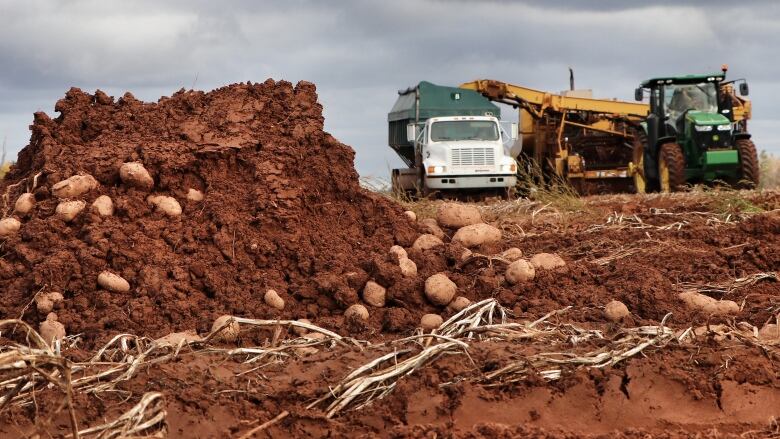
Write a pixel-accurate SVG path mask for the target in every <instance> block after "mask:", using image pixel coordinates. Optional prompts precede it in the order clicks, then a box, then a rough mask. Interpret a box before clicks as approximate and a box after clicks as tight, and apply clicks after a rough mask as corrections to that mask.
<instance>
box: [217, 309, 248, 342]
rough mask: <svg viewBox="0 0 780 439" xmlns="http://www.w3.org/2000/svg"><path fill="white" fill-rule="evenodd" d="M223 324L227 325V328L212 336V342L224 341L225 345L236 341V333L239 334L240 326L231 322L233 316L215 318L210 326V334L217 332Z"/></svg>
mask: <svg viewBox="0 0 780 439" xmlns="http://www.w3.org/2000/svg"><path fill="white" fill-rule="evenodd" d="M225 324H227V326H225V327H224V328H222V330H221V331H219V333H217V334H216V335H215V336H214V340H215V341H225V342H227V343H232V342H234V341H236V340H238V333H239V332H241V326H239V324H238V322H237V321H235V320H233V316H229V315H223V316H219V317H217V319H216V320H214V323H212V324H211V332H214V331H216V330H218V329H219V328H220V327H221V326H222V325H225Z"/></svg>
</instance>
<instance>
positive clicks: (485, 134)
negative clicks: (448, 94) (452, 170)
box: [431, 120, 498, 142]
mask: <svg viewBox="0 0 780 439" xmlns="http://www.w3.org/2000/svg"><path fill="white" fill-rule="evenodd" d="M431 140H432V141H434V142H446V141H448V140H498V126H497V125H496V123H495V122H491V121H489V120H451V121H443V122H434V123H433V125H431Z"/></svg>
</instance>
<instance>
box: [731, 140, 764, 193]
mask: <svg viewBox="0 0 780 439" xmlns="http://www.w3.org/2000/svg"><path fill="white" fill-rule="evenodd" d="M736 146H737V151H739V168H738V169H739V172H738V175H737V179H738V181H737V187H739V188H741V189H755V188H757V187H758V183H759V168H758V154H757V153H756V145H755V144H754V143H753V141H752V140H750V139H739V140H737V141H736Z"/></svg>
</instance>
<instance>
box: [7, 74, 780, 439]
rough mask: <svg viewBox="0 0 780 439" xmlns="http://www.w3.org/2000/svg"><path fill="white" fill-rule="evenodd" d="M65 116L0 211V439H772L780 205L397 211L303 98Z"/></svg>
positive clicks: (696, 199)
mask: <svg viewBox="0 0 780 439" xmlns="http://www.w3.org/2000/svg"><path fill="white" fill-rule="evenodd" d="M61 102H62V103H61V104H58V105H59V107H60V108H62V109H63V115H64V116H63V117H62V118H60V119H57V120H52V119H47V118H45V117H42V116H40V115H38V116H36V121H35V124H34V126H33V138H32V139H31V142H30V146H28V147H27V148H26V149H25V151H23V152H22V154H20V159H19V161H18V162H17V164H16V165H15V166H14V167H13V168H12V169H11V170H10V171H9V173H8V176H7V177H6V179H5V180H4V181H3V185H2V187H0V189H2V190H3V191H4V193H5V194H6V197H5V198H4V200H5V204H6V211H7V212H12V213H13V214H12V215H11V213H7V215H8V216H9V217H11V216H12V217H13V218H14V219H15V221H17V222H18V228H16V229H13V228H11V229H8V230H6V231H4V232H3V233H5V237H4V240H3V242H2V248H3V254H2V257H1V258H0V286H2V290H3V294H4V296H3V301H2V302H1V303H0V318H2V319H5V320H2V321H0V421H2V422H0V438H18V437H30V438H32V437H35V438H44V437H81V438H131V437H171V438H193V437H198V438H224V437H231V438H243V439H245V438H249V437H313V438H320V437H323V438H324V437H382V438H418V437H425V438H512V437H534V438H580V437H599V438H646V437H662V438H687V437H701V438H731V437H733V438H766V437H780V424H778V422H777V418H778V416H779V415H780V409H778V407H780V375H779V374H778V373H779V372H780V369H779V368H778V360H780V330H778V328H779V327H780V325H778V324H779V323H780V322H778V319H779V318H780V317H778V316H780V299H778V297H780V283H779V282H778V274H777V273H778V271H779V269H780V192H777V191H773V190H761V191H734V190H726V189H711V188H709V189H703V188H694V189H692V190H691V191H687V192H682V193H676V194H664V195H662V194H650V195H642V196H638V195H610V196H592V197H585V198H575V197H573V196H572V195H571V194H570V193H568V192H567V191H556V190H551V191H547V192H540V191H537V192H536V193H535V194H534V196H533V197H532V199H527V198H519V199H516V200H511V201H485V202H480V203H472V204H468V205H456V206H454V207H453V205H451V204H447V203H445V202H443V201H427V200H426V201H417V202H405V201H402V202H399V201H395V200H392V199H388V198H386V197H384V196H380V195H377V194H375V193H371V192H369V191H366V190H364V189H362V188H360V186H359V184H358V177H357V173H356V172H355V171H354V168H353V167H352V159H353V153H352V150H351V149H350V148H349V147H347V146H346V145H343V144H340V143H339V142H338V141H336V140H335V139H333V138H332V137H331V136H330V135H328V134H327V133H324V132H323V131H322V123H323V121H322V117H321V107H319V104H317V103H316V94H315V93H314V87H313V85H311V84H308V83H303V82H302V83H299V84H298V85H296V86H294V87H293V86H292V84H289V83H286V82H284V81H280V82H278V83H274V82H273V81H266V82H265V83H262V84H246V85H245V84H237V85H232V86H229V87H224V88H222V89H219V90H215V91H213V92H209V93H202V92H180V93H177V94H176V95H174V96H172V97H171V98H166V99H161V100H160V102H158V103H156V104H143V103H140V102H137V101H132V100H131V99H130V98H129V97H127V95H126V96H125V97H124V98H123V100H122V102H117V103H114V102H113V101H110V100H109V99H108V97H107V96H105V95H100V94H99V92H98V93H96V94H95V95H94V96H93V95H88V94H86V93H83V92H81V91H79V90H75V89H72V90H71V91H70V92H68V95H66V98H65V99H64V100H63V101H61ZM95 102H97V103H98V104H99V105H98V104H95ZM126 107H129V108H131V110H132V111H116V109H117V108H126ZM128 114H132V115H133V116H132V118H131V119H128V116H127V115H128ZM83 120H89V121H91V123H90V124H87V125H85V124H83V123H82V121H83ZM85 126H86V128H85ZM139 145H143V147H139ZM301 155H306V156H308V157H312V158H313V166H311V167H308V168H302V167H300V166H298V163H299V162H298V160H299V157H300V156H301ZM128 163H133V164H134V165H132V166H130V165H129V164H128ZM106 164H110V165H108V166H107V165H106ZM129 169H132V170H133V173H130V172H129ZM74 177H77V178H75V179H73V178H74ZM147 177H148V178H147ZM63 181H65V182H68V183H67V184H65V185H63V184H61V183H60V182H63ZM27 194H32V195H27ZM104 197H105V198H104ZM160 197H163V198H160ZM165 197H169V198H165ZM106 198H107V199H108V200H109V202H111V203H113V204H111V206H112V208H111V210H110V211H109V210H107V209H104V207H105V205H104V204H99V203H98V201H99V200H103V201H105V200H106ZM14 200H28V201H30V200H31V203H30V205H29V206H28V207H29V208H20V207H19V206H21V204H20V202H16V203H14V202H13V201H14ZM171 200H173V201H171ZM74 201H76V202H77V203H78V201H81V202H82V204H80V205H79V206H80V207H81V210H78V211H77V212H76V213H75V214H74V215H73V216H70V215H69V214H67V213H68V212H65V209H64V208H63V207H62V206H63V205H65V206H73V205H74V204H72V203H73V202H74ZM64 203H71V204H67V205H66V204H64ZM88 203H89V204H88ZM174 203H175V204H174ZM22 204H24V203H22ZM87 206H89V207H87ZM171 206H174V207H175V206H178V209H176V208H171ZM464 206H465V207H464ZM77 207H78V206H77ZM448 209H456V210H460V209H462V210H463V211H462V212H461V213H463V212H468V215H467V216H468V217H469V218H470V219H469V220H468V221H467V222H468V223H469V224H470V225H457V226H456V225H453V224H455V222H454V220H452V218H449V219H448V217H447V216H446V215H444V214H443V212H445V211H447V210H448ZM409 212H414V215H412V214H410V213H409ZM464 215H465V214H464ZM459 218H461V219H462V218H465V216H461V217H459ZM459 221H460V220H459ZM483 223H484V224H483ZM485 224H487V225H485ZM472 225H477V226H478V227H480V228H481V229H480V230H483V231H485V232H486V233H484V234H481V233H479V234H474V235H473V236H470V235H469V236H467V234H466V233H465V232H463V230H464V229H465V228H468V227H472ZM488 225H489V226H488ZM480 240H481V241H480ZM395 246H400V247H402V250H399V248H398V247H395ZM391 248H392V250H391ZM510 249H515V250H510ZM542 253H550V254H556V255H559V256H560V258H562V261H563V263H562V264H561V263H557V262H556V263H555V264H551V265H548V263H550V262H551V261H555V258H554V257H550V258H549V259H548V261H547V262H544V261H542V260H541V259H542V258H540V257H539V256H538V255H539V254H542ZM404 254H405V255H406V256H403V255H404ZM399 255H400V256H399ZM534 256H536V257H534ZM526 261H530V262H528V263H526ZM529 264H530V265H529ZM412 266H413V268H414V269H413V270H412V269H411V268H410V267H412ZM531 266H533V267H534V270H533V275H529V272H530V271H531V269H530V267H531ZM518 270H519V271H518ZM518 273H520V274H518ZM109 274H110V276H109ZM435 276H445V277H446V278H447V279H449V280H450V281H451V284H448V282H449V281H448V282H444V283H442V284H441V285H443V287H442V288H441V289H438V290H437V289H434V288H433V287H432V286H431V285H429V284H432V281H430V279H431V278H432V277H435ZM107 279H109V280H110V281H109V280H107ZM450 288H451V289H450ZM270 290H273V291H274V294H271V293H269V291H270ZM445 290H446V291H445ZM54 293H57V294H59V296H58V295H57V294H54ZM445 293H446V294H445ZM450 293H451V294H450ZM448 294H449V295H448ZM454 296H457V298H455V297H454ZM618 302H619V303H618ZM364 311H365V315H363V314H362V312H364ZM223 315H228V316H232V317H228V318H224V319H217V318H218V317H220V316H223ZM438 318H441V321H437V320H436V319H438ZM215 320H216V324H215ZM23 322H26V323H23ZM431 322H433V323H431ZM56 324H60V325H61V328H60V327H59V326H57V325H56ZM422 326H425V327H426V328H428V329H426V330H423V329H422ZM52 328H55V329H58V330H59V329H61V330H62V332H61V333H58V332H56V331H55V332H51V330H52ZM431 328H433V329H431ZM40 334H43V338H42V337H41V335H40ZM52 334H53V336H52ZM52 340H54V341H53V342H52Z"/></svg>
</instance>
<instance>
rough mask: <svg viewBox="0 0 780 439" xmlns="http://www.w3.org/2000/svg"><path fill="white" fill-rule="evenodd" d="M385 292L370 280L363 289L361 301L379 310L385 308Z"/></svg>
mask: <svg viewBox="0 0 780 439" xmlns="http://www.w3.org/2000/svg"><path fill="white" fill-rule="evenodd" d="M386 297H387V290H385V287H383V286H382V285H379V284H378V283H376V282H374V281H372V280H370V281H368V282H366V286H364V287H363V300H364V301H365V302H366V303H367V304H369V305H371V306H374V307H377V308H381V307H383V306H385V298H386Z"/></svg>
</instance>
